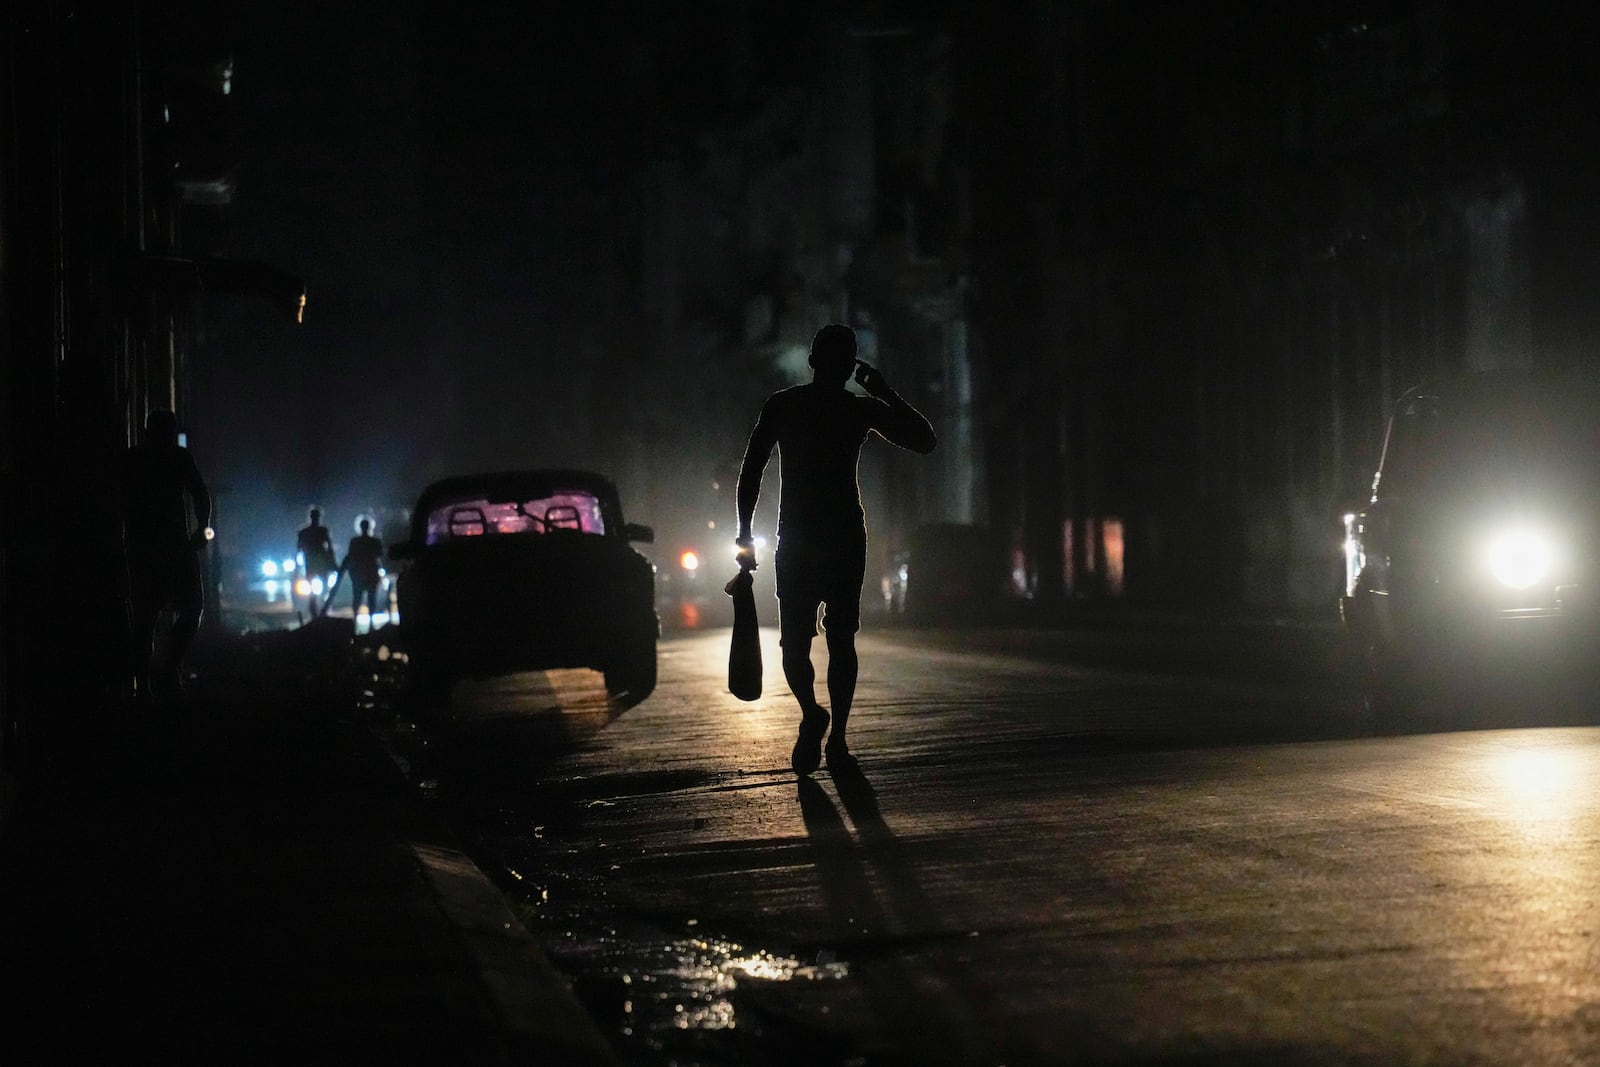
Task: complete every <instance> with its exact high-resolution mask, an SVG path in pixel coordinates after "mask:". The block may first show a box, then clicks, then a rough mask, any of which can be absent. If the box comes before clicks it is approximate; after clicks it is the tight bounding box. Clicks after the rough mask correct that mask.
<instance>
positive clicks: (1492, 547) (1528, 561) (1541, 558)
mask: <svg viewBox="0 0 1600 1067" xmlns="http://www.w3.org/2000/svg"><path fill="white" fill-rule="evenodd" d="M1554 556H1555V553H1554V551H1553V550H1552V548H1551V546H1550V540H1549V538H1547V537H1544V536H1543V535H1542V534H1539V533H1537V532H1536V531H1533V530H1528V529H1516V530H1507V531H1505V532H1504V533H1501V534H1498V535H1497V536H1495V537H1494V538H1493V539H1491V540H1490V541H1489V546H1488V550H1487V551H1486V552H1485V554H1484V558H1485V561H1486V562H1487V563H1488V565H1489V573H1490V574H1492V575H1494V577H1495V580H1496V581H1498V582H1500V583H1501V584H1502V585H1508V586H1510V587H1511V588H1513V589H1526V588H1528V587H1529V586H1531V585H1534V584H1536V583H1538V582H1540V581H1542V580H1543V579H1544V578H1545V576H1546V575H1548V574H1549V573H1550V567H1551V564H1552V563H1553V562H1554Z"/></svg>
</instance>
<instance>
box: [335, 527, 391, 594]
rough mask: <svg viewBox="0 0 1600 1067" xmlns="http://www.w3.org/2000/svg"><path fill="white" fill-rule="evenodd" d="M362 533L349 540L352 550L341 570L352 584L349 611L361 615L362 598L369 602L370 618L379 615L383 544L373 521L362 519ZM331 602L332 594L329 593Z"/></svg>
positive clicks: (350, 549)
mask: <svg viewBox="0 0 1600 1067" xmlns="http://www.w3.org/2000/svg"><path fill="white" fill-rule="evenodd" d="M359 526H360V530H361V532H360V533H358V534H356V536H354V537H352V538H350V547H349V549H348V550H347V551H346V552H345V554H344V563H343V565H341V566H340V568H339V569H340V571H341V572H343V573H344V574H345V575H347V576H348V578H349V581H350V612H351V614H352V615H360V614H361V598H362V597H363V596H365V597H366V600H367V616H368V618H371V617H372V616H373V615H376V614H377V613H378V583H379V582H380V581H381V580H382V578H383V575H382V573H381V571H382V570H383V542H382V541H380V540H379V539H378V538H376V537H374V536H373V535H372V532H371V531H372V520H371V519H362V520H361V522H360V524H359ZM328 598H329V600H332V598H333V594H332V593H329V594H328Z"/></svg>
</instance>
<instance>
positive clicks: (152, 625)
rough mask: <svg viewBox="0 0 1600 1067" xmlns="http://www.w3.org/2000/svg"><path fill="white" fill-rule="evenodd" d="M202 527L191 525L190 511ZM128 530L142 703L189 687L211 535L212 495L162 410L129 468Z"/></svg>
mask: <svg viewBox="0 0 1600 1067" xmlns="http://www.w3.org/2000/svg"><path fill="white" fill-rule="evenodd" d="M191 512H192V514H193V517H194V522H195V525H194V526H193V527H191V526H190V525H189V523H190V515H191ZM122 532H123V545H124V550H125V552H126V555H127V563H128V594H129V601H130V607H131V609H132V642H133V644H132V655H133V686H134V696H135V698H136V699H137V700H138V701H139V703H140V705H142V706H146V707H148V706H150V705H152V704H153V703H154V701H155V699H156V698H157V697H160V698H162V699H174V698H176V697H178V696H181V695H182V692H183V659H184V656H185V655H186V654H187V653H188V650H189V645H190V643H191V642H192V641H193V640H194V636H195V633H196V632H197V631H198V630H199V629H200V617H201V614H202V613H203V612H204V610H205V582H204V579H203V578H202V576H201V566H200V553H201V551H202V550H203V549H204V548H205V546H206V543H207V542H208V541H209V540H210V539H211V493H210V491H209V490H207V489H206V483H205V479H203V478H201V477H200V469H199V467H197V466H196V465H195V462H194V455H193V454H192V453H190V451H189V450H188V449H187V448H184V447H183V446H182V445H180V444H179V443H178V419H177V416H176V415H174V414H173V413H172V412H171V411H167V410H165V409H162V408H157V409H156V410H154V411H151V412H150V413H149V414H148V415H147V416H146V417H145V430H144V439H143V440H142V441H141V442H140V443H139V444H137V445H134V446H133V447H132V448H130V449H128V451H127V452H126V454H125V457H124V461H123V470H122ZM168 608H170V609H172V611H173V612H174V615H175V617H174V619H173V623H172V630H171V632H170V633H169V634H168V637H167V640H166V642H165V646H166V647H165V650H164V652H163V654H162V655H161V656H160V657H159V661H157V657H156V655H155V631H156V620H157V619H158V618H159V617H160V615H161V612H162V611H164V610H166V609H168Z"/></svg>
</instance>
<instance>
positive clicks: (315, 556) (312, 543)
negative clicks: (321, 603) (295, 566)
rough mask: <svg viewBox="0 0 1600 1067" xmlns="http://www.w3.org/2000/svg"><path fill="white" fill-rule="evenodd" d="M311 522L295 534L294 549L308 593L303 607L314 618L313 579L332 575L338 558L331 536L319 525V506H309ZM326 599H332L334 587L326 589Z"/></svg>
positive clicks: (315, 605) (314, 591) (337, 565)
mask: <svg viewBox="0 0 1600 1067" xmlns="http://www.w3.org/2000/svg"><path fill="white" fill-rule="evenodd" d="M306 517H307V518H309V519H310V520H311V521H310V522H308V523H306V524H305V525H304V526H302V527H300V532H299V533H298V534H296V535H295V539H294V546H295V551H296V552H298V553H299V554H300V565H301V566H302V567H304V568H305V570H304V572H303V573H304V574H305V579H306V583H307V585H308V587H309V588H310V590H311V591H310V592H309V593H308V594H306V608H307V609H308V610H309V611H310V613H311V617H312V618H313V619H314V618H316V617H317V587H316V585H314V584H311V583H313V582H326V581H328V580H329V579H330V578H332V577H333V575H334V573H335V572H336V571H338V569H339V561H338V559H337V558H336V557H335V556H334V554H333V536H332V535H331V534H329V533H328V528H327V527H326V526H324V525H322V509H321V508H312V509H311V510H310V511H308V512H307V513H306ZM326 592H327V595H328V599H329V600H330V601H331V600H332V599H333V590H331V589H329V590H326Z"/></svg>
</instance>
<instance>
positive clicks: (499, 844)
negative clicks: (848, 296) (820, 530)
mask: <svg viewBox="0 0 1600 1067" xmlns="http://www.w3.org/2000/svg"><path fill="white" fill-rule="evenodd" d="M765 636H766V640H767V648H766V652H767V657H768V659H767V662H768V664H769V665H771V667H773V668H775V667H776V664H777V648H776V644H775V635H773V634H771V633H770V632H769V633H767V634H766V635H765ZM861 648H862V665H863V666H862V682H861V687H860V690H859V695H858V701H857V706H856V711H855V713H854V715H853V717H852V731H853V737H852V745H853V747H854V748H855V749H856V751H857V752H858V754H859V755H860V757H861V774H859V775H854V776H841V775H834V774H830V773H829V772H828V771H826V770H823V771H821V772H819V773H818V774H817V775H816V776H815V778H814V779H813V780H806V781H800V782H797V781H796V779H795V777H794V775H793V774H792V773H790V772H789V770H788V768H787V759H788V750H789V746H790V744H791V743H792V740H793V728H794V713H793V712H792V710H791V708H790V703H791V701H790V698H789V697H788V696H787V693H786V692H785V691H783V690H781V689H780V688H776V687H775V686H774V681H775V679H776V677H777V674H776V671H775V670H769V676H768V694H767V695H766V696H764V697H763V698H762V699H761V700H760V701H757V702H754V703H751V704H742V703H740V702H738V701H737V700H735V699H734V698H732V697H731V696H729V695H728V694H727V693H726V692H725V691H724V690H723V687H722V684H721V676H722V672H723V670H724V668H725V656H726V644H725V636H724V635H722V634H716V633H713V634H706V635H700V636H694V635H690V636H677V637H674V638H671V639H669V640H667V641H664V642H663V645H662V665H661V685H660V687H659V688H658V690H657V692H656V693H655V694H654V695H653V696H652V697H651V698H650V699H649V700H647V701H646V702H645V703H644V704H642V705H640V706H638V707H636V708H632V709H616V708H612V707H608V706H607V704H606V701H605V699H604V694H603V690H602V689H601V688H600V687H599V686H598V682H597V680H595V679H593V678H590V677H587V676H586V672H558V673H555V674H552V675H548V676H544V675H527V676H517V677H516V678H513V679H505V680H500V681H496V682H485V683H472V684H469V685H465V686H462V687H460V688H458V692H457V699H456V702H455V704H456V714H457V719H458V722H457V726H456V727H455V729H454V736H450V737H426V738H425V737H422V736H421V735H418V734H406V733H405V732H403V731H402V732H401V733H399V734H394V735H391V737H390V741H391V743H392V744H394V745H395V746H396V747H397V749H398V750H401V751H405V750H408V749H409V751H410V753H411V755H410V756H409V757H404V756H403V757H402V758H409V759H410V760H412V761H413V763H412V766H413V770H414V771H415V772H416V773H418V774H421V775H423V776H424V777H426V779H427V781H428V782H429V783H430V784H429V788H430V792H431V795H433V796H434V797H435V798H436V802H437V803H439V804H440V806H441V810H443V811H444V812H446V813H447V814H448V816H449V818H450V819H451V821H452V824H453V825H455V826H456V827H457V828H458V830H460V831H461V833H462V835H463V840H464V842H465V845H464V847H465V848H466V849H467V850H468V851H469V852H470V853H471V854H472V855H473V856H474V858H475V859H476V860H477V861H478V863H479V864H480V865H481V866H482V867H483V868H484V869H485V870H486V871H488V872H489V873H490V874H491V875H492V876H493V877H494V878H495V880H496V882H497V884H499V885H500V886H501V887H502V889H503V890H504V891H505V892H506V894H507V897H508V899H510V900H511V901H512V902H513V904H514V905H515V907H516V909H517V912H518V915H519V917H520V918H521V919H522V921H523V922H524V923H525V924H526V925H527V926H528V928H529V929H530V931H531V932H533V934H534V935H535V936H536V937H537V938H539V940H540V941H541V943H542V944H543V945H544V947H545V949H546V951H547V952H548V953H549V954H550V956H551V958H552V959H553V960H554V961H555V962H556V963H557V965H558V966H560V967H561V968H562V969H563V970H564V971H565V972H566V973H567V974H569V975H570V976H571V977H572V978H573V980H574V983H575V986H576V989H577V992H578V994H579V996H580V998H581V999H582V1000H583V1002H584V1003H585V1005H586V1006H587V1008H588V1010H589V1011H590V1013H591V1015H592V1016H593V1017H594V1019H595V1020H596V1022H597V1023H598V1024H599V1025H600V1026H601V1027H602V1029H603V1030H604V1032H605V1033H607V1035H608V1036H609V1037H610V1038H611V1040H612V1041H613V1042H615V1044H616V1047H617V1048H618V1050H619V1053H620V1054H621V1055H622V1056H623V1058H624V1059H626V1060H628V1061H629V1062H634V1063H639V1064H653V1063H679V1064H689V1063H703V1064H731V1063H743V1062H754V1061H760V1062H773V1063H808V1064H819V1063H821V1064H833V1063H837V1064H845V1063H907V1064H910V1063H962V1064H978V1063H994V1064H1001V1063H1005V1064H1018V1063H1155V1062H1159V1063H1179V1062H1181V1063H1239V1062H1246V1063H1452V1064H1456V1063H1507V1062H1516V1063H1572V1062H1586V1061H1592V1060H1594V1059H1596V1058H1597V1057H1600V1015H1597V1014H1596V1009H1595V1007H1594V1005H1595V1004H1597V1003H1600V969H1597V967H1596V964H1597V963H1600V959H1597V952H1596V948H1595V942H1596V938H1597V937H1600V913H1597V910H1596V905H1595V903H1594V902H1595V901H1596V899H1600V893H1597V890H1600V801H1597V800H1596V798H1595V796H1594V794H1593V792H1592V791H1591V790H1590V789H1588V788H1586V784H1587V783H1588V782H1592V781H1593V780H1595V776H1596V773H1597V772H1600V730H1596V729H1595V728H1594V727H1593V726H1592V725H1590V723H1591V722H1592V720H1593V717H1592V715H1591V714H1590V710H1589V709H1590V708H1591V707H1592V704H1591V705H1584V706H1575V705H1573V704H1571V703H1570V702H1568V703H1564V704H1562V705H1561V706H1556V704H1554V703H1549V704H1539V703H1534V704H1528V703H1523V704H1516V703H1515V702H1513V703H1512V704H1509V705H1501V706H1498V707H1479V708H1477V709H1476V710H1475V711H1474V713H1473V715H1471V716H1467V717H1465V718H1464V719H1462V720H1460V721H1457V720H1451V721H1447V722H1446V721H1439V722H1423V723H1418V724H1417V725H1416V726H1415V727H1414V728H1413V729H1410V730H1407V731H1401V732H1399V733H1396V734H1393V735H1384V736H1379V735H1376V734H1375V733H1374V732H1373V728H1372V723H1371V722H1370V721H1369V720H1368V719H1367V718H1366V715H1365V711H1364V708H1363V706H1362V704H1361V702H1360V700H1359V694H1358V693H1357V692H1356V691H1355V689H1354V688H1353V687H1352V684H1351V677H1352V675H1351V671H1350V664H1349V663H1348V662H1347V655H1346V652H1345V650H1343V649H1342V648H1341V647H1340V645H1339V643H1338V642H1337V641H1335V640H1334V639H1333V638H1332V636H1331V634H1330V632H1329V631H1327V630H1326V629H1323V628H1315V627H1312V628H1303V629H1302V628H1295V627H1282V626H1279V627H1266V628H1258V629H1252V630H1243V629H1235V630H1232V631H1229V632H1224V631H1222V630H1220V629H1217V628H1210V629H1207V630H1202V631H1195V630H1193V629H1191V630H1189V631H1187V632H1185V631H1184V630H1183V629H1182V628H1168V627H1155V628H1144V629H1141V630H1139V631H1138V632H1134V631H1123V632H1120V633H1112V632H1109V631H1098V632H1091V633H1080V634H1071V633H1056V634H1046V633H1038V632H1032V633H1023V632H1009V633H1007V632H991V631H968V632H947V633H917V632H912V631H886V630H879V631H874V632H869V633H868V634H865V635H864V636H863V638H862V641H861ZM817 650H818V659H819V675H821V674H822V670H821V661H822V660H823V658H824V656H823V653H822V650H821V643H820V642H819V643H818V648H817Z"/></svg>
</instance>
